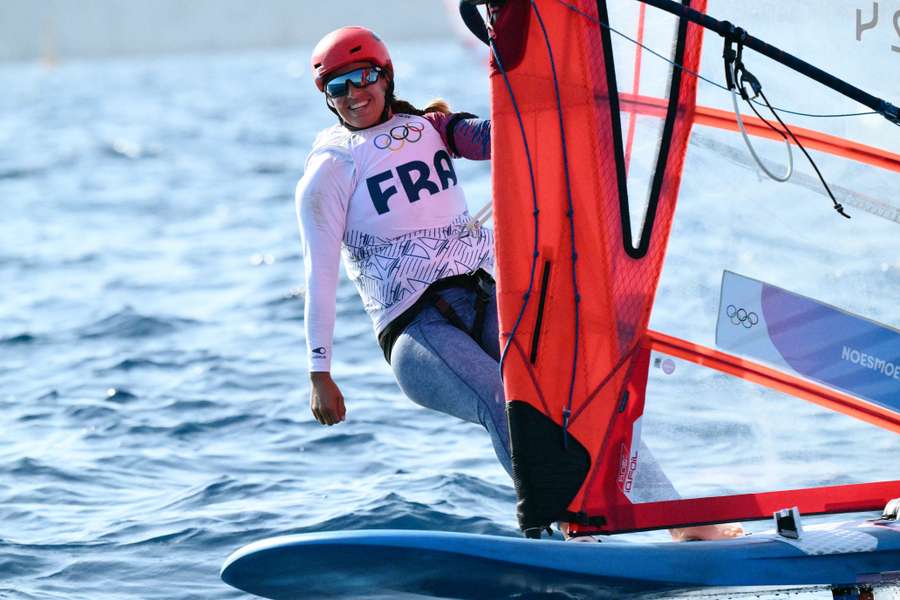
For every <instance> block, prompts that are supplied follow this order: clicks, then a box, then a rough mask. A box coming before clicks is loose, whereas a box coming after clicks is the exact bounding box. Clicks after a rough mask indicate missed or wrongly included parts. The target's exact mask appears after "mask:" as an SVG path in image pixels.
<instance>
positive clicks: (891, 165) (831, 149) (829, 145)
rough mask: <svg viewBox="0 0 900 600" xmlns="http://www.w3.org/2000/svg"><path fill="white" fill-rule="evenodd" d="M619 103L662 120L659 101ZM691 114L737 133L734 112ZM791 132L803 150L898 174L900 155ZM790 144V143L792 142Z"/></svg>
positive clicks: (753, 124)
mask: <svg viewBox="0 0 900 600" xmlns="http://www.w3.org/2000/svg"><path fill="white" fill-rule="evenodd" d="M619 101H620V102H621V103H622V107H623V110H627V111H629V112H632V113H636V114H642V115H652V116H655V117H659V118H662V117H663V116H665V111H666V101H665V100H663V99H661V98H653V97H651V96H639V95H635V94H620V96H619ZM695 110H696V113H695V114H694V123H695V124H697V125H705V126H707V127H713V128H715V129H724V130H726V131H738V124H737V122H736V121H735V115H734V113H733V112H728V111H726V110H719V109H718V108H710V107H708V106H697V107H696V109H695ZM741 119H743V121H744V127H745V128H746V130H747V133H748V134H749V135H753V136H756V137H762V138H767V139H772V140H778V141H781V139H782V138H781V137H780V136H779V135H778V134H777V133H775V132H774V131H772V130H771V129H770V128H769V127H767V126H766V124H765V123H763V121H762V120H761V119H759V118H757V117H753V116H748V115H741ZM790 127H791V131H793V132H794V135H796V136H797V139H799V140H800V142H801V143H802V144H803V145H804V146H806V147H807V148H812V149H815V150H819V151H820V152H826V153H828V154H832V155H834V156H840V157H842V158H849V159H850V160H855V161H857V162H860V163H864V164H867V165H872V166H874V167H880V168H882V169H887V170H888V171H894V172H897V173H900V154H894V153H893V152H888V151H887V150H883V149H881V148H875V147H873V146H866V145H865V144H860V143H858V142H853V141H850V140H846V139H844V138H840V137H837V136H833V135H828V134H826V133H821V132H818V131H814V130H812V129H806V128H803V127H797V126H795V125H791V126H790ZM791 142H792V143H793V141H791Z"/></svg>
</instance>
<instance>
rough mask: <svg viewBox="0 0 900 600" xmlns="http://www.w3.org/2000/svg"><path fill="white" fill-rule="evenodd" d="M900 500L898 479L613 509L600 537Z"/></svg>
mask: <svg viewBox="0 0 900 600" xmlns="http://www.w3.org/2000/svg"><path fill="white" fill-rule="evenodd" d="M897 497H900V480H898V481H880V482H873V483H855V484H848V485H833V486H825V487H817V488H800V489H793V490H781V491H777V492H763V493H759V494H739V495H735V496H716V497H709V498H687V499H683V500H665V501H661V502H647V503H642V504H628V505H619V506H617V507H612V509H611V511H610V516H611V517H612V519H613V520H614V521H615V523H616V526H615V528H614V529H606V528H601V529H600V531H601V532H603V533H628V532H631V531H645V530H651V529H664V528H669V527H689V526H692V525H707V524H712V523H726V522H730V521H752V520H758V519H766V518H770V517H771V516H772V513H774V512H775V511H778V510H781V509H783V508H790V507H792V506H796V507H797V508H798V509H799V510H800V513H801V514H803V515H821V514H837V513H850V512H864V511H874V510H882V509H883V508H884V506H885V504H887V503H888V502H889V501H890V500H891V499H893V498H897Z"/></svg>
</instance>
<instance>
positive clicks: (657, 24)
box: [609, 2, 678, 246]
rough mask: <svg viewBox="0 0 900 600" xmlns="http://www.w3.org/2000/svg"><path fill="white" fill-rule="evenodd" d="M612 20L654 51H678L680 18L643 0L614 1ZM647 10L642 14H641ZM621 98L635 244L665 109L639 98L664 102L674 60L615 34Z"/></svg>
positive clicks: (660, 135) (649, 187)
mask: <svg viewBox="0 0 900 600" xmlns="http://www.w3.org/2000/svg"><path fill="white" fill-rule="evenodd" d="M609 11H610V15H609V19H610V25H611V26H612V27H613V28H614V29H616V30H617V31H620V32H622V33H624V34H626V35H628V36H630V37H631V38H632V39H633V40H638V41H640V42H641V43H643V44H644V45H646V46H647V47H649V48H651V49H652V50H654V51H655V52H658V53H660V54H661V55H663V56H665V57H668V58H669V59H670V60H671V59H674V56H675V43H676V40H677V34H678V19H677V18H675V17H674V16H672V15H670V14H668V13H665V12H663V11H659V10H654V9H652V8H649V7H646V6H645V5H642V4H641V3H637V2H635V3H611V4H610V6H609ZM642 15H643V16H642ZM610 39H611V42H612V50H613V56H614V62H615V69H616V85H617V87H618V91H619V98H620V104H619V109H620V117H621V127H622V144H623V146H624V148H623V153H624V155H625V160H626V166H625V168H626V173H627V178H626V184H627V190H628V208H629V220H630V225H631V238H632V242H633V245H634V246H637V245H638V244H639V243H640V239H641V230H642V228H643V226H644V222H645V217H646V214H647V207H648V206H649V202H650V191H651V187H652V184H653V175H654V173H655V172H656V165H657V161H658V160H659V147H660V142H661V138H662V134H663V128H664V125H665V120H664V118H665V112H664V111H660V112H659V113H658V114H654V115H647V114H641V112H639V110H640V109H639V108H638V107H637V106H636V104H635V101H636V100H637V101H640V100H641V99H645V98H646V99H650V101H651V102H655V103H657V104H658V105H659V106H661V107H665V106H666V103H667V101H668V96H669V88H670V85H671V80H672V67H671V65H670V64H669V63H668V62H666V61H664V60H662V59H660V58H659V57H656V56H653V55H652V54H651V53H649V52H648V51H647V50H646V49H644V48H641V47H639V46H637V45H636V44H635V43H634V42H632V41H630V40H626V39H625V38H623V37H622V36H620V35H617V34H616V33H612V34H611V37H610Z"/></svg>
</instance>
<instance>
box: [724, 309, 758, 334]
mask: <svg viewBox="0 0 900 600" xmlns="http://www.w3.org/2000/svg"><path fill="white" fill-rule="evenodd" d="M725 314H726V315H728V318H730V319H731V323H732V324H734V325H743V326H744V327H745V328H747V329H750V328H751V327H753V326H754V325H756V324H757V323H759V315H757V314H756V313H755V312H747V310H746V309H743V308H738V307H736V306H735V305H734V304H729V305H728V307H727V308H726V309H725Z"/></svg>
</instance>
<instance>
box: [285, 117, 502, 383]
mask: <svg viewBox="0 0 900 600" xmlns="http://www.w3.org/2000/svg"><path fill="white" fill-rule="evenodd" d="M447 120H448V119H447V117H446V116H444V115H438V116H432V115H426V117H418V116H412V115H405V114H398V115H395V116H394V117H393V118H391V119H389V120H388V121H387V122H385V123H383V124H381V125H378V126H375V127H371V128H369V129H364V130H360V131H350V130H348V129H346V128H345V127H341V126H335V127H332V128H330V129H327V130H325V131H323V132H322V133H320V134H319V136H318V138H317V139H316V142H315V143H314V144H313V149H312V152H310V155H309V157H308V158H307V162H306V171H305V172H304V174H303V177H302V178H301V179H300V182H299V183H298V184H297V191H296V206H297V217H298V220H299V223H300V233H301V238H302V244H303V251H304V257H305V271H306V273H305V275H306V306H305V313H304V315H305V324H306V343H307V351H308V357H309V370H310V371H330V370H331V354H332V352H331V347H332V340H333V336H334V324H335V311H336V306H335V304H336V295H337V285H338V277H339V276H338V262H339V259H338V257H339V256H341V255H342V256H343V262H344V267H345V269H346V271H347V275H348V276H349V277H350V279H351V281H353V283H354V284H356V288H357V291H358V292H359V295H360V296H361V298H362V300H363V305H364V307H365V309H366V312H367V313H368V314H369V316H370V317H371V318H372V322H373V325H374V328H375V333H376V335H377V334H378V333H380V332H381V331H382V330H383V329H384V328H385V327H386V326H387V325H388V324H389V323H390V322H391V321H392V320H393V319H394V318H396V317H397V316H399V315H400V314H401V313H402V312H403V311H404V310H406V309H407V308H409V307H410V306H412V305H413V304H414V303H415V301H416V300H418V299H419V297H421V295H422V294H423V293H424V292H425V289H426V288H427V287H428V285H430V284H431V283H433V282H435V281H437V280H438V279H442V278H445V277H450V276H453V275H459V274H463V273H471V272H474V271H476V270H478V269H479V268H482V269H485V270H487V271H489V272H491V271H493V264H494V254H493V235H492V232H491V231H490V230H488V229H483V228H482V229H477V230H475V231H472V230H470V228H469V227H467V224H468V222H469V217H468V213H467V211H466V200H465V196H464V195H463V191H462V188H461V187H460V186H459V185H458V182H457V178H456V172H455V171H454V169H453V162H452V160H451V158H450V153H449V152H448V150H447V144H446V142H445V139H444V137H443V136H442V135H441V132H439V129H440V128H441V127H442V126H446V123H447ZM482 123H486V124H487V125H488V126H487V127H483V128H482V129H483V130H484V131H483V132H482V133H481V134H479V135H482V137H481V138H480V139H482V140H483V135H484V132H486V134H487V135H488V136H489V131H490V130H489V122H486V121H485V122H482ZM469 142H470V141H467V143H469ZM483 145H484V146H485V147H486V144H483ZM473 151H474V150H473ZM485 154H486V153H485ZM485 158H486V156H485Z"/></svg>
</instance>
